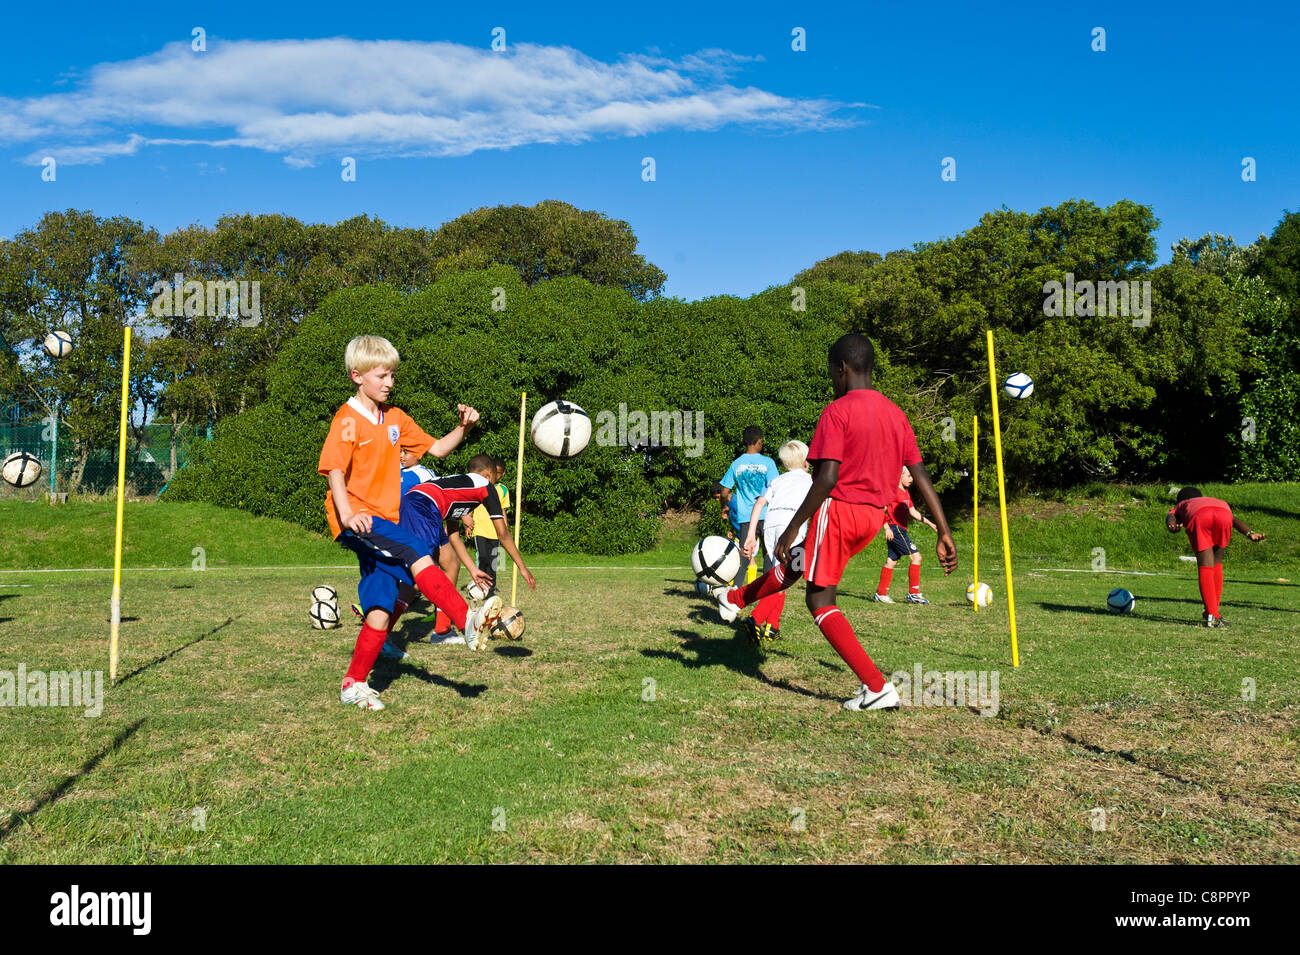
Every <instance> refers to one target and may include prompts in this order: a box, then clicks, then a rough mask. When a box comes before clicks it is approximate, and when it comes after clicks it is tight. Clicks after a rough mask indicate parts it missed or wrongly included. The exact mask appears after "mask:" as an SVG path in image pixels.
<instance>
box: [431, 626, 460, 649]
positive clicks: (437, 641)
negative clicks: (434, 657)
mask: <svg viewBox="0 0 1300 955" xmlns="http://www.w3.org/2000/svg"><path fill="white" fill-rule="evenodd" d="M429 642H430V643H432V644H433V645H434V646H439V647H440V646H442V645H443V644H447V645H448V646H459V645H461V644H464V642H465V635H464V634H463V633H461V632H460V631H459V630H454V629H453V630H448V631H447V632H446V633H435V634H434V635H433V636H431V637H430V638H429Z"/></svg>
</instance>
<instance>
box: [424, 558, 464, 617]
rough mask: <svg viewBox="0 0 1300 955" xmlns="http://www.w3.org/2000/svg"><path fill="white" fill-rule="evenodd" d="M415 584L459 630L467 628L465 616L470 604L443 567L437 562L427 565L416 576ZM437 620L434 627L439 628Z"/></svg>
mask: <svg viewBox="0 0 1300 955" xmlns="http://www.w3.org/2000/svg"><path fill="white" fill-rule="evenodd" d="M415 586H417V587H419V588H420V593H422V594H424V598H425V599H426V600H428V601H429V603H431V604H433V605H434V606H435V607H437V608H438V609H439V610H440V611H442V612H445V613H446V615H447V616H448V617H449V618H450V619H451V622H452V623H453V624H455V625H456V629H457V630H464V629H465V617H466V615H467V614H468V613H469V604H467V603H465V598H464V597H462V596H461V595H460V594H459V593H458V592H457V590H456V588H455V587H453V586H452V583H451V581H450V580H448V579H447V575H446V574H444V573H443V572H442V568H441V567H438V566H437V565H436V564H435V565H434V566H432V567H426V568H424V570H422V571H420V573H419V574H417V575H416V578H415ZM437 626H438V624H437V621H436V620H435V622H434V629H437Z"/></svg>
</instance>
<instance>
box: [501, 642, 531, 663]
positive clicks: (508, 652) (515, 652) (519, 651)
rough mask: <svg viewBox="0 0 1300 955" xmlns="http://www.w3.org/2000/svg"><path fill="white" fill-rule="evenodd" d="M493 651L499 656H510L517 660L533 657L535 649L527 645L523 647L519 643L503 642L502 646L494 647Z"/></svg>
mask: <svg viewBox="0 0 1300 955" xmlns="http://www.w3.org/2000/svg"><path fill="white" fill-rule="evenodd" d="M492 652H493V653H495V654H496V655H497V656H499V657H510V658H512V659H516V660H517V659H522V658H523V657H531V656H532V655H533V651H532V650H529V649H528V648H527V647H521V646H519V645H518V644H508V643H507V644H503V645H501V646H496V647H493V648H492Z"/></svg>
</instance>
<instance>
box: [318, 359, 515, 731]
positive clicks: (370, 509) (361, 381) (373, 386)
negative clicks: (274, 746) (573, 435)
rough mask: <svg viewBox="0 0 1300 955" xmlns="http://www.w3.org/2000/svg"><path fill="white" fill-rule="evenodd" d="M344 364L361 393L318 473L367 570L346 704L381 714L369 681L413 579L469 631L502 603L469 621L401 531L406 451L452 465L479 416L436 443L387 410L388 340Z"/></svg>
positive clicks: (466, 416)
mask: <svg viewBox="0 0 1300 955" xmlns="http://www.w3.org/2000/svg"><path fill="white" fill-rule="evenodd" d="M344 360H345V364H346V367H347V370H348V375H349V376H350V377H351V379H352V381H353V383H354V384H355V385H356V386H357V393H356V395H354V396H353V397H352V398H349V399H348V401H347V403H346V404H345V405H343V407H341V408H340V409H339V410H338V411H337V412H336V413H335V415H334V420H333V421H332V422H331V423H330V431H329V436H328V437H327V438H326V439H325V446H324V447H323V448H322V449H321V454H320V463H319V465H318V470H319V471H320V473H321V474H323V475H325V476H326V477H327V478H328V480H329V493H328V494H327V495H326V497H325V516H326V519H327V520H328V521H329V526H330V532H331V533H332V535H333V537H334V539H335V540H336V541H338V542H339V543H340V544H342V545H343V546H344V547H346V548H348V549H349V550H351V551H353V552H354V553H355V554H356V555H357V561H358V563H359V564H360V568H361V583H360V584H359V586H358V588H357V590H358V594H359V595H360V598H361V608H362V610H363V612H364V613H365V620H364V623H363V625H362V627H361V633H360V634H359V635H358V636H357V643H356V648H355V649H354V650H353V653H352V663H351V665H350V666H349V667H348V672H347V675H346V676H345V677H344V678H343V686H342V692H341V693H340V696H339V699H340V702H342V703H344V704H346V705H349V706H359V707H361V708H362V709H365V710H382V709H383V708H384V704H383V703H381V702H380V701H379V694H378V693H376V692H375V691H374V690H372V689H371V688H370V686H369V684H367V682H366V680H367V678H368V677H369V675H370V669H371V667H373V666H374V663H375V659H376V657H378V656H379V651H380V648H381V647H382V646H383V645H384V640H385V639H386V637H387V632H386V631H387V628H388V622H389V615H390V611H391V609H392V607H393V604H394V602H395V601H396V599H397V592H398V587H399V585H400V584H401V583H403V582H412V581H413V582H414V584H415V586H416V587H418V588H419V589H420V592H421V593H422V594H424V596H425V598H426V599H428V600H429V601H430V602H431V603H433V604H434V605H435V606H438V607H444V608H446V609H447V610H448V611H449V612H450V613H451V614H452V617H453V619H454V620H455V621H456V623H457V626H460V627H467V626H468V628H469V629H468V631H467V633H473V634H475V635H477V633H478V631H479V630H480V629H481V628H483V626H484V625H485V624H487V623H489V622H490V621H491V620H492V618H493V617H494V616H495V615H496V614H497V613H499V612H500V610H501V600H500V598H495V604H494V603H493V601H491V600H489V601H488V602H487V603H485V604H483V606H482V607H480V608H478V609H477V610H475V611H474V612H473V613H470V612H469V608H468V606H467V605H466V603H465V599H464V598H463V597H461V595H460V594H459V593H457V592H456V588H455V587H454V586H452V584H451V582H450V581H449V580H448V579H447V577H446V575H445V574H443V572H442V571H441V570H440V569H439V568H438V567H437V565H435V564H434V562H433V558H432V557H431V556H430V555H429V553H428V546H427V544H426V543H425V542H423V541H421V540H420V539H419V538H418V537H417V536H416V535H414V534H412V533H410V532H409V531H407V530H404V529H403V528H402V527H401V526H400V525H399V524H398V517H399V514H400V505H401V491H402V477H401V465H400V455H401V452H400V449H401V448H408V449H410V450H411V451H413V452H414V453H415V454H417V455H423V454H424V453H425V452H426V451H432V452H433V454H434V456H435V457H445V456H446V455H448V454H450V453H451V451H452V450H453V449H454V448H455V447H456V446H457V445H458V444H460V442H461V440H462V439H463V438H464V436H465V432H467V431H468V430H469V429H470V428H472V427H473V426H474V424H475V423H476V422H477V421H478V412H477V411H475V410H474V409H473V408H470V407H468V406H467V405H459V406H458V407H457V411H458V413H459V416H460V423H459V424H458V425H457V426H456V427H455V428H453V429H452V430H451V431H449V432H448V433H447V434H446V435H444V436H443V437H442V438H439V439H437V440H436V441H435V440H434V439H433V438H432V437H431V436H430V435H428V434H426V433H425V432H424V431H423V430H422V429H421V428H420V426H419V425H417V424H416V423H415V422H414V421H412V420H411V418H410V417H409V416H408V415H407V414H406V413H405V412H403V411H402V410H401V409H399V408H392V407H389V406H388V405H387V404H386V402H387V401H388V395H389V393H390V392H391V391H392V390H393V376H394V373H395V372H396V370H397V366H398V363H399V362H400V360H401V359H400V357H399V356H398V354H397V349H396V348H394V347H393V346H392V344H391V343H390V342H389V341H388V340H387V339H384V338H380V337H379V336H377V335H362V336H359V337H357V338H354V339H352V341H350V342H348V347H347V351H346V354H345V356H344Z"/></svg>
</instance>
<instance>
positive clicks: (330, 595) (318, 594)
mask: <svg viewBox="0 0 1300 955" xmlns="http://www.w3.org/2000/svg"><path fill="white" fill-rule="evenodd" d="M311 599H312V600H319V601H322V602H323V603H327V604H336V603H338V602H339V595H338V594H337V593H336V592H335V590H334V588H333V587H331V586H330V585H329V584H321V585H320V586H319V587H313V588H312V591H311Z"/></svg>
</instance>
